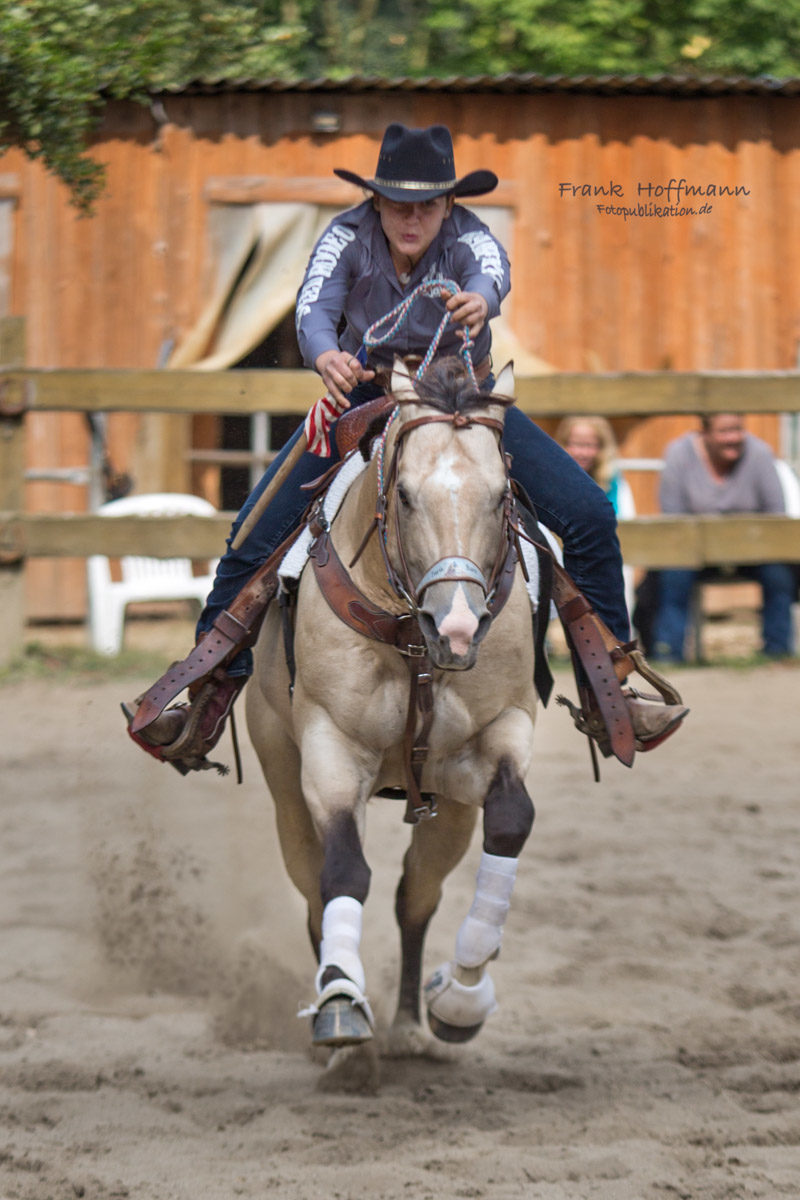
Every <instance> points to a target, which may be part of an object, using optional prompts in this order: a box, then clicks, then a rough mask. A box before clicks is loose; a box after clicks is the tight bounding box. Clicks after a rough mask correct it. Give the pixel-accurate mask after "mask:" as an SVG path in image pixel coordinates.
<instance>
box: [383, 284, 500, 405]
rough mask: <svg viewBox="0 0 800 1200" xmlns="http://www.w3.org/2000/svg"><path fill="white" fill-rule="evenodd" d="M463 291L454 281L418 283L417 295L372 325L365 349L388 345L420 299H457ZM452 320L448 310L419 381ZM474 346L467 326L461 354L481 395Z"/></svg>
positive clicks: (416, 376) (426, 358)
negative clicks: (436, 297) (446, 296)
mask: <svg viewBox="0 0 800 1200" xmlns="http://www.w3.org/2000/svg"><path fill="white" fill-rule="evenodd" d="M460 290H461V289H460V288H459V286H458V284H457V283H454V281H453V280H452V279H427V280H425V281H424V282H422V283H420V284H418V285H417V287H415V288H414V290H413V292H409V294H408V295H407V296H406V297H405V298H404V299H403V300H401V301H400V303H399V304H398V305H396V307H395V308H393V309H392V310H391V311H390V312H388V313H386V314H385V316H383V317H379V318H378V320H377V321H374V322H373V323H372V325H370V327H369V329H368V330H367V331H366V333H365V334H364V337H363V342H364V346H365V347H366V349H367V350H371V349H372V348H373V347H374V346H383V345H385V344H386V342H388V341H389V340H390V339H391V338H393V337H394V335H395V333H396V332H397V330H398V329H399V328H400V326H401V325H402V324H403V322H404V321H405V320H406V319H407V317H408V314H409V312H410V311H411V308H412V306H413V304H414V302H415V301H416V300H417V299H419V297H420V296H431V297H435V296H443V295H450V296H455V295H457V294H458V292H459V291H460ZM450 319H451V314H450V313H449V312H447V310H445V314H444V316H443V317H442V320H441V322H440V323H439V328H438V329H437V330H436V333H435V334H434V335H433V341H432V342H431V344H430V346H429V347H428V350H427V353H426V354H425V357H424V358H423V360H422V362H421V363H420V365H419V367H418V368H417V372H416V375H415V378H416V379H421V378H422V376H423V375H424V374H425V372H426V371H427V369H428V367H429V366H430V365H431V362H432V360H433V356H434V354H435V353H436V351H437V350H438V348H439V342H440V341H441V340H442V334H443V333H444V331H445V328H446V326H447V323H448V321H449V320H450ZM389 322H390V323H391V324H390V325H389V328H388V329H387V330H385V332H383V333H379V332H378V330H379V329H380V328H381V326H382V325H386V324H387V323H389ZM472 346H473V341H472V338H471V337H470V334H469V330H468V329H467V328H466V327H465V328H464V344H463V345H462V347H461V350H460V351H459V353H460V354H461V357H462V358H463V359H464V365H465V367H466V368H467V374H468V375H469V377H470V379H471V381H472V384H473V386H474V388H475V391H476V392H477V391H479V390H480V389H479V387H478V381H477V379H476V378H475V369H474V367H473V365H472V353H471V351H472Z"/></svg>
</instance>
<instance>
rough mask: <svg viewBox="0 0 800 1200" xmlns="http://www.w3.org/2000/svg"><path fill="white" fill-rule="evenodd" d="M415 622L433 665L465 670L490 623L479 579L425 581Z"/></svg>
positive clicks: (475, 655) (448, 669)
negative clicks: (417, 623) (423, 592)
mask: <svg viewBox="0 0 800 1200" xmlns="http://www.w3.org/2000/svg"><path fill="white" fill-rule="evenodd" d="M471 565H474V564H471ZM475 570H476V571H477V568H475ZM417 620H418V621H419V626H420V629H421V630H422V634H423V636H424V638H425V642H426V645H427V647H428V654H429V655H430V658H431V661H432V662H433V664H434V666H436V667H438V668H439V669H440V670H445V671H468V670H469V669H470V667H473V666H474V665H475V661H476V659H477V656H478V647H479V645H480V643H481V642H482V641H483V638H484V637H485V636H486V633H487V632H488V629H489V626H490V625H491V622H492V618H491V614H490V612H489V609H488V608H487V605H486V590H485V585H484V583H483V576H482V575H481V579H480V581H478V580H477V579H475V578H474V577H471V578H469V579H465V578H464V577H463V575H462V576H460V577H458V578H456V579H452V578H450V579H447V578H445V579H442V580H440V581H438V582H435V583H434V582H429V583H428V584H427V585H426V587H425V596H424V599H423V600H422V602H421V604H420V606H419V609H418V612H417Z"/></svg>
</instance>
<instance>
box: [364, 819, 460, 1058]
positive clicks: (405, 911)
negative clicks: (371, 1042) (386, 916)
mask: <svg viewBox="0 0 800 1200" xmlns="http://www.w3.org/2000/svg"><path fill="white" fill-rule="evenodd" d="M477 815H478V810H477V808H473V807H471V806H469V805H466V804H458V803H456V801H454V800H449V799H448V798H447V797H444V796H442V797H440V798H439V806H438V812H437V814H436V817H435V818H434V819H433V820H431V821H421V822H420V823H419V824H418V825H415V826H414V832H413V834H412V837H411V843H410V845H409V847H408V850H407V851H406V853H405V857H404V859H403V874H402V876H401V878H400V883H399V884H398V887H397V895H396V898H395V915H396V917H397V924H398V926H399V928H400V947H401V968H400V989H399V995H398V1001H397V1012H396V1014H395V1017H394V1020H393V1022H392V1026H391V1029H390V1030H389V1036H388V1041H387V1047H386V1048H387V1051H388V1053H389V1054H390V1055H395V1056H398V1057H405V1056H406V1055H412V1054H420V1053H423V1052H424V1051H425V1050H426V1049H427V1048H428V1043H429V1041H430V1039H429V1038H428V1037H427V1035H425V1034H423V1029H422V1024H421V1021H420V986H421V983H422V951H423V946H424V943H425V934H426V933H427V930H428V926H429V924H430V921H431V917H432V916H433V914H434V913H435V911H436V909H437V907H438V905H439V901H440V900H441V897H442V884H443V882H444V880H445V879H446V877H447V876H448V875H449V874H450V872H451V871H452V870H453V868H454V867H456V866H457V865H458V863H459V862H460V861H461V859H462V858H463V857H464V854H465V853H466V851H467V849H468V848H469V844H470V841H471V839H472V832H473V830H474V828H475V821H476V818H477Z"/></svg>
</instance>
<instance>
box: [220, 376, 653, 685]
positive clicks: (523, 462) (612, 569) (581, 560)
mask: <svg viewBox="0 0 800 1200" xmlns="http://www.w3.org/2000/svg"><path fill="white" fill-rule="evenodd" d="M493 384H494V380H493V378H492V376H491V375H490V376H489V377H488V379H486V380H485V381H484V383H483V388H484V390H490V389H491V387H492V386H493ZM380 394H381V392H380V389H379V388H376V387H375V386H374V385H373V384H362V385H361V386H360V387H358V388H356V389H354V391H353V392H352V393H351V395H350V401H351V403H352V404H354V405H357V404H363V403H365V402H366V401H367V400H370V399H372V398H373V397H374V396H377V395H380ZM302 429H303V426H302V424H301V425H300V426H299V428H298V429H297V430H296V432H295V433H294V435H293V436H292V438H291V439H290V440H289V441H288V442H287V444H286V445H285V446H284V447H283V449H282V450H281V451H280V453H279V454H278V455H277V457H276V458H275V459H274V460H273V462H272V463H271V464H270V466H269V469H268V470H267V472H266V473H265V475H264V476H263V478H262V479H261V481H260V482H259V483H258V485H257V486H256V487H255V488H254V489H253V491H252V492H251V493H250V495H249V496H248V498H247V500H246V501H245V504H244V507H243V508H242V510H241V512H240V513H239V515H238V516H237V518H236V520H235V521H234V523H233V526H232V528H231V532H230V535H229V537H228V543H227V544H228V549H227V551H226V552H225V554H224V555H223V557H222V558H221V559H220V562H219V566H218V567H217V574H216V578H215V580H214V585H213V587H212V589H211V592H210V594H209V596H208V600H207V601H206V606H205V608H204V609H203V612H202V613H201V615H200V620H199V621H198V624H197V632H198V634H200V633H205V632H207V631H208V630H209V629H210V628H211V626H212V624H213V622H214V620H215V618H216V617H217V615H218V614H219V613H220V612H221V611H222V610H223V609H225V608H227V607H228V606H229V604H230V603H231V602H232V601H233V599H234V597H235V596H236V595H237V594H238V592H239V591H240V590H241V589H242V587H243V586H244V585H245V584H246V583H247V581H248V580H249V579H250V578H251V576H252V575H253V574H254V572H255V571H256V569H257V568H258V567H259V566H260V565H261V563H262V562H264V560H265V559H267V558H268V557H269V555H270V554H271V553H272V551H273V550H275V549H276V548H277V547H278V546H279V545H280V544H281V542H282V541H283V540H284V538H286V537H288V535H289V534H290V533H291V531H292V530H293V529H294V528H295V527H296V526H297V524H298V522H299V520H300V518H301V516H302V514H303V512H304V511H305V509H306V507H307V505H308V502H309V493H308V492H303V491H301V486H302V484H304V483H310V482H311V481H312V480H314V479H317V478H319V476H320V475H322V474H323V473H324V472H325V471H326V470H327V469H328V467H329V466H331V465H332V464H333V463H334V462H337V461H338V460H339V455H338V453H337V451H336V449H335V445H334V446H333V453H332V455H331V457H330V458H329V459H323V458H319V457H318V456H317V455H314V454H304V455H303V456H302V458H300V460H299V461H298V462H297V463H296V464H295V466H294V468H293V469H292V471H291V472H290V474H289V476H288V478H287V479H286V480H285V481H284V483H283V485H282V487H281V489H280V491H279V492H278V494H277V495H276V496H275V497H274V499H273V500H272V503H271V504H270V505H269V507H268V509H267V511H266V512H265V513H264V515H263V516H262V517H261V519H260V520H259V521H258V523H257V524H256V525H255V527H254V528H253V530H252V531H251V533H250V536H249V537H248V538H247V539H246V540H245V542H244V544H243V545H242V546H240V547H239V549H238V550H233V549H231V542H232V541H233V539H234V537H235V536H236V533H237V532H238V529H239V527H240V525H241V524H242V522H243V520H244V519H245V517H246V516H247V514H248V513H249V512H250V510H251V508H252V507H253V505H254V504H255V502H256V501H257V499H258V497H259V496H260V495H261V493H262V492H263V491H264V488H265V487H266V486H267V484H268V483H269V481H270V480H271V479H272V477H273V475H274V474H275V472H276V471H277V470H278V469H279V467H280V465H281V463H282V462H283V461H284V459H285V458H286V457H287V455H288V454H289V453H290V451H291V449H292V448H293V446H294V445H295V444H296V442H297V440H298V438H299V437H300V435H301V433H302ZM503 442H504V447H505V449H506V451H507V452H508V453H509V454H510V455H511V456H512V462H511V475H512V477H513V478H514V479H515V480H516V481H517V482H518V483H520V484H521V485H522V487H523V488H524V489H525V491H526V492H527V494H528V496H529V497H530V500H531V502H532V504H533V506H534V508H535V509H536V512H537V515H538V516H539V518H540V519H541V521H542V523H543V524H544V525H546V526H547V527H548V529H552V530H553V532H554V533H556V534H557V535H558V536H559V537H560V538H561V539H562V541H563V543H564V566H565V567H566V569H567V571H568V572H569V574H570V575H571V576H572V578H573V580H574V581H575V583H576V584H577V586H578V587H579V588H580V589H581V591H582V592H584V594H585V595H586V597H587V598H588V600H589V601H590V602H591V604H592V605H593V606H594V608H595V609H596V611H597V612H598V614H599V615H600V616H601V617H602V619H603V620H604V621H605V623H606V624H607V625H608V627H609V629H611V631H612V633H613V634H614V636H615V637H617V638H619V640H620V641H621V642H626V641H627V640H628V638H629V637H630V621H629V618H628V611H627V608H626V606H625V593H624V588H623V582H622V555H621V553H620V548H619V540H618V538H617V519H616V516H615V513H614V509H613V507H612V505H611V503H610V501H609V500H608V498H607V497H606V495H605V493H604V492H603V491H602V489H601V488H599V487H598V486H597V484H596V483H594V481H593V480H592V479H590V477H589V476H588V475H587V474H586V472H585V471H584V470H583V469H582V468H581V467H579V466H578V464H577V463H576V462H575V461H574V459H572V458H570V456H569V455H568V454H567V453H566V451H565V450H562V449H561V447H560V446H559V445H558V443H557V442H554V441H553V439H552V438H551V437H549V436H548V435H547V434H546V433H544V432H543V431H542V430H541V429H540V428H539V427H538V425H535V424H534V423H533V421H531V420H530V418H529V417H526V416H525V414H524V413H522V412H521V411H520V410H519V409H518V408H514V407H512V408H510V409H509V410H508V412H507V414H506V422H505V436H504V439H503ZM332 444H333V443H332ZM251 671H252V655H251V652H250V651H249V650H244V651H241V652H240V653H239V654H238V655H237V656H236V657H235V658H234V659H233V661H232V662H231V663H230V664H229V666H228V672H229V673H230V674H231V675H249V674H250V672H251Z"/></svg>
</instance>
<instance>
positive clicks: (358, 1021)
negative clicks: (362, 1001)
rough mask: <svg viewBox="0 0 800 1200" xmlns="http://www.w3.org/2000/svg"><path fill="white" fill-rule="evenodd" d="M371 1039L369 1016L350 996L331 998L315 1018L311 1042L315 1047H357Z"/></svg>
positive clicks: (321, 1007)
mask: <svg viewBox="0 0 800 1200" xmlns="http://www.w3.org/2000/svg"><path fill="white" fill-rule="evenodd" d="M371 1037H372V1026H371V1024H370V1022H369V1019H368V1017H367V1014H366V1013H365V1012H364V1010H363V1008H360V1007H359V1006H358V1005H357V1004H354V1003H353V1000H352V998H351V997H350V996H331V998H330V1000H326V1001H325V1003H324V1004H322V1005H321V1006H320V1009H319V1011H318V1012H317V1014H316V1016H315V1017H314V1022H313V1025H312V1037H311V1041H312V1044H313V1045H315V1046H357V1045H359V1044H360V1043H362V1042H368V1041H369V1040H370V1038H371Z"/></svg>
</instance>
